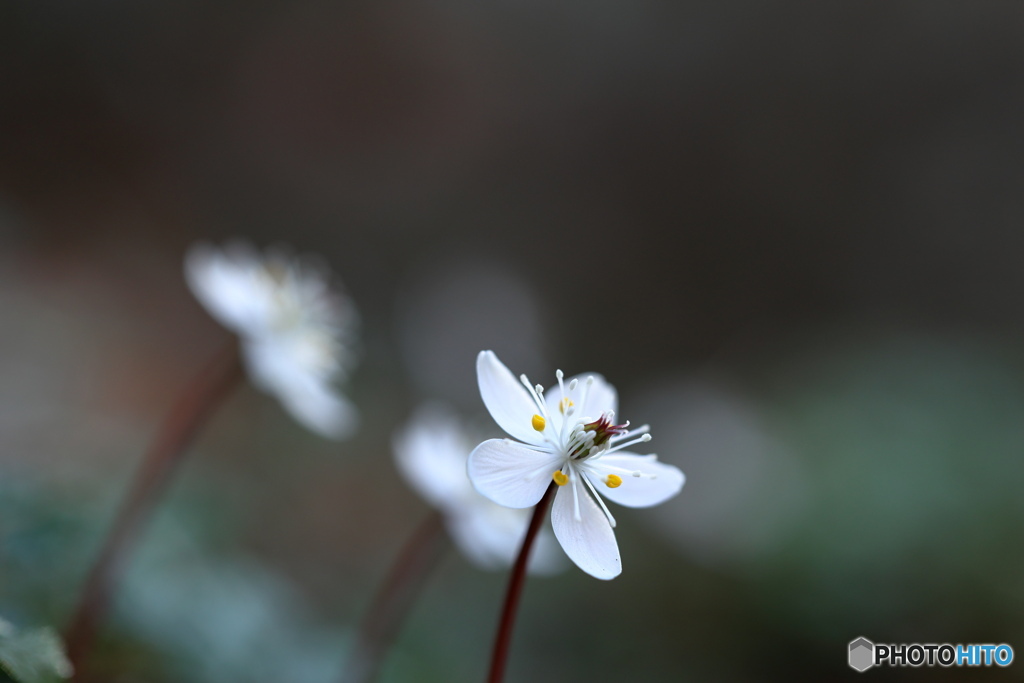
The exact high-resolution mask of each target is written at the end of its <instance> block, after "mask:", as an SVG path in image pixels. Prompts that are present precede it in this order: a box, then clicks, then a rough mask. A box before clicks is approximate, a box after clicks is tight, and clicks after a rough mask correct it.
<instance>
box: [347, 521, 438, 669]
mask: <svg viewBox="0 0 1024 683" xmlns="http://www.w3.org/2000/svg"><path fill="white" fill-rule="evenodd" d="M445 538H446V536H445V534H444V518H443V516H442V515H441V513H440V512H439V511H437V510H435V511H433V512H432V513H430V515H428V516H427V518H426V519H424V520H423V522H421V523H420V525H419V526H418V527H416V530H415V531H413V533H412V536H410V537H409V539H408V540H407V541H406V542H405V545H403V546H402V549H401V550H400V551H399V553H398V557H397V558H396V559H395V563H394V564H393V565H392V566H391V571H390V572H389V573H388V577H387V579H385V580H384V583H382V584H381V586H380V588H379V589H377V593H376V594H375V595H374V596H373V600H372V601H371V602H370V607H369V609H368V610H367V612H366V616H365V617H364V618H363V621H362V623H360V625H359V632H358V633H357V634H356V639H355V643H354V644H353V646H352V654H351V656H350V657H349V659H348V662H347V664H346V666H345V673H344V676H343V678H342V680H343V681H344V682H345V683H367V682H368V681H372V680H374V678H376V676H377V672H378V671H379V669H380V665H381V662H382V660H383V658H384V653H385V652H387V650H388V648H389V647H390V646H391V643H392V642H393V641H394V639H395V637H396V636H397V635H398V632H399V631H400V630H401V627H402V624H403V623H404V621H405V617H406V616H407V615H408V613H409V610H410V609H411V608H412V605H413V603H414V602H415V601H416V597H417V595H419V592H420V589H422V588H423V585H424V584H425V583H426V580H427V576H428V575H429V574H430V570H431V569H433V567H434V565H435V564H436V563H437V560H438V559H439V558H440V557H441V551H442V550H443V549H444V547H445Z"/></svg>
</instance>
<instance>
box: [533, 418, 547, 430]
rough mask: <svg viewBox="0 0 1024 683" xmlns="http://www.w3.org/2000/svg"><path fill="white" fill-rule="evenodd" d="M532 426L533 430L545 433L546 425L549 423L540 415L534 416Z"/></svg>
mask: <svg viewBox="0 0 1024 683" xmlns="http://www.w3.org/2000/svg"><path fill="white" fill-rule="evenodd" d="M530 424H532V425H533V428H534V429H536V430H537V431H538V432H543V431H544V425H546V424H547V422H545V421H544V418H543V417H541V416H540V415H534V416H533V420H532V421H531V422H530Z"/></svg>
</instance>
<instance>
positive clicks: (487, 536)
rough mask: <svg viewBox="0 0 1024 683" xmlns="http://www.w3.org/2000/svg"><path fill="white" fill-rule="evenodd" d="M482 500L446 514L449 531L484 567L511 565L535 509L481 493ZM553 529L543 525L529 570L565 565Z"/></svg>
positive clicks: (550, 571) (542, 571)
mask: <svg viewBox="0 0 1024 683" xmlns="http://www.w3.org/2000/svg"><path fill="white" fill-rule="evenodd" d="M478 499H479V500H480V501H482V504H481V505H479V506H476V507H475V508H469V507H467V508H465V509H464V510H462V511H461V512H459V513H453V514H449V515H447V516H446V517H445V524H446V526H447V527H448V533H449V534H451V537H452V540H453V541H454V542H455V545H456V546H457V547H458V548H459V550H460V551H461V552H462V554H463V555H465V556H466V559H468V560H469V561H470V562H472V563H473V564H475V565H476V566H478V567H480V568H481V569H507V568H508V567H510V566H512V563H513V562H515V560H516V558H517V557H518V556H519V550H520V549H521V547H522V544H523V537H524V536H525V535H526V527H527V526H529V524H530V517H531V515H532V510H528V509H521V510H514V509H512V508H507V507H502V506H500V505H497V504H495V503H492V502H491V501H489V500H487V499H485V498H480V497H478ZM565 564H566V563H565V554H564V553H563V552H562V551H561V550H559V549H558V544H557V543H555V538H554V536H552V534H551V530H550V529H547V528H542V529H541V530H540V532H539V533H538V534H537V537H536V539H535V540H534V545H533V550H532V551H531V553H530V561H529V563H528V564H527V571H529V572H530V573H531V574H553V573H555V572H558V571H561V570H562V569H564V568H565Z"/></svg>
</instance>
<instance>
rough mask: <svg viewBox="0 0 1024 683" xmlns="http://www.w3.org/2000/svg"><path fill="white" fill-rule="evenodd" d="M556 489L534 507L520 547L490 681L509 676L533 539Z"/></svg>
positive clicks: (550, 487)
mask: <svg viewBox="0 0 1024 683" xmlns="http://www.w3.org/2000/svg"><path fill="white" fill-rule="evenodd" d="M554 492H555V484H554V482H552V483H551V484H550V485H549V486H548V490H547V491H545V492H544V496H543V497H542V498H541V499H540V502H539V503H537V507H535V508H534V509H533V517H531V518H530V526H529V527H528V528H527V529H526V536H525V537H524V538H523V545H522V547H520V549H519V557H517V558H516V563H515V566H514V567H512V576H511V577H510V578H509V581H508V592H507V593H506V594H505V605H504V607H502V610H501V621H500V622H498V636H497V637H496V638H495V639H494V653H493V654H492V655H491V671H490V673H489V674H488V676H487V681H488V683H501V681H502V679H503V678H504V677H505V664H506V663H507V662H508V649H509V645H510V643H511V641H512V627H513V626H514V625H515V621H516V611H517V610H518V608H519V596H520V595H522V593H523V585H524V584H525V583H526V565H527V563H528V562H529V561H530V550H531V549H532V548H533V541H534V539H536V538H537V532H538V531H540V525H541V522H542V521H543V520H544V515H545V514H546V513H547V511H548V505H549V504H550V503H551V497H552V495H553V494H554Z"/></svg>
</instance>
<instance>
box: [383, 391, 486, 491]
mask: <svg viewBox="0 0 1024 683" xmlns="http://www.w3.org/2000/svg"><path fill="white" fill-rule="evenodd" d="M392 450H393V451H394V453H395V461H396V463H397V464H398V471H399V472H401V473H402V475H403V476H404V477H405V479H406V481H407V482H409V485H410V486H412V487H413V488H414V489H416V491H417V492H418V493H419V494H420V495H421V496H423V497H424V498H425V499H426V501H427V502H428V503H430V504H431V505H433V506H435V507H442V508H446V507H449V506H452V505H458V504H460V502H461V501H465V500H474V499H475V500H481V496H480V494H478V493H477V492H476V490H475V489H474V488H473V485H472V484H471V483H470V481H469V477H468V476H467V475H466V459H467V458H468V457H469V453H470V451H472V450H473V444H472V443H470V442H469V440H468V439H467V438H466V435H465V433H464V432H463V429H462V426H461V424H460V423H459V420H458V419H457V418H456V417H455V416H454V415H453V414H452V413H451V412H450V411H448V410H446V409H444V408H442V407H441V406H438V405H426V406H423V407H421V408H419V409H417V411H416V413H415V414H414V415H413V417H412V419H411V420H410V421H409V423H408V424H407V425H406V427H405V428H404V429H402V430H401V431H400V432H399V433H397V434H396V435H395V438H394V439H393V441H392Z"/></svg>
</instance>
